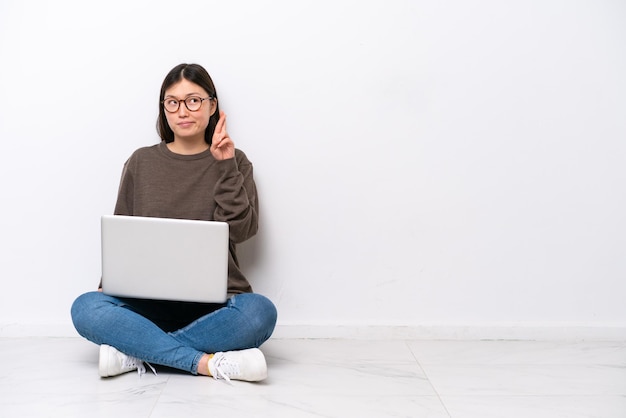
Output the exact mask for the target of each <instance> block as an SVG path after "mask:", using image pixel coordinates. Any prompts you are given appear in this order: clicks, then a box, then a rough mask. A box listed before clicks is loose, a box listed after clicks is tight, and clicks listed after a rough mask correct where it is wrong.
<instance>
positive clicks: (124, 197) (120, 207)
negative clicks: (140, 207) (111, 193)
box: [114, 160, 134, 215]
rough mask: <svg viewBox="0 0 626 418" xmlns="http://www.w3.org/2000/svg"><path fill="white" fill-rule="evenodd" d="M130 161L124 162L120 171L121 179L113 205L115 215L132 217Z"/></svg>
mask: <svg viewBox="0 0 626 418" xmlns="http://www.w3.org/2000/svg"><path fill="white" fill-rule="evenodd" d="M130 163H131V160H128V161H126V163H125V164H124V169H123V170H122V179H121V180H120V187H119V189H118V191H117V201H116V203H115V211H114V213H115V215H133V201H134V198H133V187H134V183H133V176H132V172H131V170H130V169H129V165H130Z"/></svg>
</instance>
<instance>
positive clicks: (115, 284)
mask: <svg viewBox="0 0 626 418" xmlns="http://www.w3.org/2000/svg"><path fill="white" fill-rule="evenodd" d="M227 289H228V224H227V223H225V222H216V221H194V220H182V219H167V218H146V217H139V216H120V215H105V216H103V217H102V291H103V292H104V293H105V294H108V295H112V296H121V297H132V298H142V299H158V300H174V301H186V302H204V303H223V302H225V301H226V298H227Z"/></svg>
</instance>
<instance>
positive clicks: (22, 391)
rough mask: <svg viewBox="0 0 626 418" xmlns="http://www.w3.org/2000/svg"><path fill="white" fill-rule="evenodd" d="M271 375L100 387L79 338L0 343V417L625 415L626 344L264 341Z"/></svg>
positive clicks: (92, 352) (90, 352) (118, 380)
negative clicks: (262, 379)
mask: <svg viewBox="0 0 626 418" xmlns="http://www.w3.org/2000/svg"><path fill="white" fill-rule="evenodd" d="M262 349H263V351H264V352H265V354H266V357H267V361H268V365H269V373H270V376H269V378H268V379H267V380H266V381H265V382H263V383H258V384H252V383H245V382H235V384H234V386H228V385H226V384H224V383H222V382H217V381H214V380H213V379H211V378H207V377H196V376H191V375H187V374H184V373H178V372H175V371H166V370H162V371H160V372H159V374H158V376H154V375H151V374H146V375H144V376H143V377H141V378H139V377H138V375H137V374H136V373H129V374H125V375H122V376H118V377H115V378H109V379H101V378H100V377H98V373H97V358H98V349H97V347H96V346H95V345H93V344H91V343H89V342H87V341H85V340H82V339H80V338H0V353H1V355H0V416H1V417H31V416H34V417H87V416H89V417H98V416H102V417H116V416H117V417H131V416H132V417H136V418H141V417H174V416H176V417H195V416H206V417H210V416H224V417H289V418H293V417H359V418H362V417H448V418H449V417H452V418H467V417H476V418H489V417H498V418H502V417H506V418H511V417H524V418H543V417H546V418H559V417H568V418H569V417H597V418H624V417H626V342H528V341H362V340H300V339H297V340H296V339H294V340H291V339H285V340H280V339H276V340H270V341H269V342H268V343H266V344H265V345H264V346H263V347H262Z"/></svg>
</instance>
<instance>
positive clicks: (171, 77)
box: [157, 64, 220, 145]
mask: <svg viewBox="0 0 626 418" xmlns="http://www.w3.org/2000/svg"><path fill="white" fill-rule="evenodd" d="M183 78H184V79H185V80H187V81H191V82H192V83H195V84H197V85H199V86H200V87H202V88H203V89H204V90H206V92H207V93H209V96H211V97H212V98H213V99H214V100H215V102H216V109H215V112H214V113H213V115H211V118H210V119H209V125H208V126H207V128H206V131H204V140H205V141H206V143H207V144H209V145H211V141H212V139H213V132H214V131H215V125H217V121H218V120H219V118H220V105H219V102H218V100H217V91H215V85H214V84H213V80H211V76H210V75H209V73H208V72H207V71H206V70H205V69H204V68H203V67H202V66H201V65H198V64H179V65H177V66H176V67H174V68H172V70H171V71H170V72H169V73H168V74H167V76H165V80H163V84H162V85H161V94H160V96H159V118H158V119H157V132H158V133H159V136H160V137H161V139H162V140H163V141H165V142H166V143H170V142H172V141H174V132H173V131H172V129H171V128H170V125H169V124H168V123H167V118H166V117H165V109H164V108H163V103H162V102H163V99H164V98H165V91H166V90H167V89H169V88H170V87H171V86H172V85H174V84H176V83H178V82H179V81H181V80H182V79H183ZM181 106H184V105H183V104H181Z"/></svg>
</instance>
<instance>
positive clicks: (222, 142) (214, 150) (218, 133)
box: [211, 111, 235, 160]
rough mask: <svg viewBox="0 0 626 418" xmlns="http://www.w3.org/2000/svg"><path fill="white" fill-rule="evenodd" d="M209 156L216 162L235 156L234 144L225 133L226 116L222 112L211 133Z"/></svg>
mask: <svg viewBox="0 0 626 418" xmlns="http://www.w3.org/2000/svg"><path fill="white" fill-rule="evenodd" d="M211 154H213V157H215V159H216V160H227V159H229V158H233V157H234V156H235V144H234V143H233V141H232V139H230V136H228V131H226V114H225V113H224V112H222V111H220V118H219V120H218V121H217V125H216V126H215V132H213V141H212V143H211Z"/></svg>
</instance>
